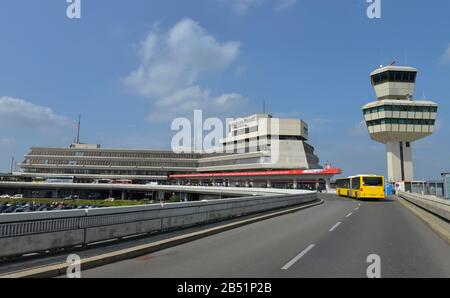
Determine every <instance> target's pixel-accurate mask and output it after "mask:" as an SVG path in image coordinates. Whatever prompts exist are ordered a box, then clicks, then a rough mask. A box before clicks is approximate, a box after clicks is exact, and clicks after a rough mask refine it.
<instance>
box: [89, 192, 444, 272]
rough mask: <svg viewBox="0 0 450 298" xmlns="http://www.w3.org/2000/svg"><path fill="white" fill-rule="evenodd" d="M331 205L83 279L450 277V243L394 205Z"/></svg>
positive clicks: (331, 199)
mask: <svg viewBox="0 0 450 298" xmlns="http://www.w3.org/2000/svg"><path fill="white" fill-rule="evenodd" d="M324 199H325V204H323V205H321V206H317V207H313V208H310V209H306V210H302V211H299V212H296V213H292V214H288V215H284V216H280V217H276V218H272V219H269V220H265V221H261V222H257V223H254V224H251V225H247V226H243V227H240V228H237V229H234V230H230V231H226V232H223V233H220V234H217V235H213V236H210V237H206V238H203V239H199V240H196V241H193V242H190V243H186V244H183V245H180V246H176V247H173V248H169V249H165V250H162V251H159V252H156V253H152V254H149V255H146V256H142V257H139V258H136V259H130V260H126V261H122V262H118V263H114V264H110V265H106V266H103V267H98V268H94V269H91V270H87V271H83V272H82V277H86V278H89V277H183V278H196V277H199V278H202V277H203V278H205V277H206V278H211V277H219V278H240V277H244V278H246V277H249V278H251V277H254V278H265V277H274V278H277V277H289V278H296V277H363V278H364V277H367V275H366V272H367V268H368V266H369V265H371V264H370V263H368V262H367V258H368V256H369V255H372V254H376V255H378V256H379V257H380V260H381V267H380V268H381V277H450V246H449V245H448V244H447V243H446V242H445V241H444V240H443V239H441V238H440V237H439V236H438V235H437V234H436V233H434V232H433V231H432V230H431V229H430V228H429V227H428V226H427V225H426V224H425V223H423V222H422V221H421V220H420V219H418V218H417V217H415V215H413V214H412V213H411V212H410V211H409V210H408V209H406V208H405V207H403V206H402V205H401V204H400V203H399V202H396V201H394V200H390V201H384V202H366V201H363V202H360V201H355V200H350V199H345V198H339V197H337V196H334V195H324Z"/></svg>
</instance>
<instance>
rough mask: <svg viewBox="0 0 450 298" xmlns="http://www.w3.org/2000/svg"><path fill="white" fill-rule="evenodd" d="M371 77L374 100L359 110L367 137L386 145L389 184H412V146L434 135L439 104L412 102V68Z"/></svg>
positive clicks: (381, 71) (378, 72)
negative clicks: (364, 122) (409, 182)
mask: <svg viewBox="0 0 450 298" xmlns="http://www.w3.org/2000/svg"><path fill="white" fill-rule="evenodd" d="M370 76H371V80H372V86H373V88H374V89H375V93H376V95H377V101H374V102H371V103H368V104H366V105H365V106H364V107H363V108H362V109H363V113H364V120H365V121H366V125H367V128H368V131H369V134H370V137H371V138H372V140H375V141H377V142H380V143H383V144H386V147H387V165H388V179H389V182H399V181H413V179H414V175H413V161H412V147H411V143H412V142H414V141H416V140H419V139H422V138H424V137H426V136H429V135H431V134H432V133H433V130H434V126H435V122H436V113H437V110H438V105H437V104H436V103H434V102H432V101H428V100H420V101H419V100H413V95H414V87H415V83H416V77H417V69H415V68H412V67H404V66H386V67H380V68H379V69H377V70H375V71H374V72H372V73H371V74H370Z"/></svg>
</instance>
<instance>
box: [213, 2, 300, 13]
mask: <svg viewBox="0 0 450 298" xmlns="http://www.w3.org/2000/svg"><path fill="white" fill-rule="evenodd" d="M219 1H221V2H228V3H231V5H232V6H233V9H234V11H235V13H237V14H240V15H244V14H246V13H247V12H248V11H249V10H250V9H252V8H256V7H259V6H261V5H262V4H264V3H272V4H274V5H275V9H277V10H284V9H287V8H290V7H292V6H295V5H296V4H297V0H219Z"/></svg>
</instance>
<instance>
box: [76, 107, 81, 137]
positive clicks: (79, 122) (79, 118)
mask: <svg viewBox="0 0 450 298" xmlns="http://www.w3.org/2000/svg"><path fill="white" fill-rule="evenodd" d="M80 129H81V114H80V115H78V129H77V141H76V143H77V144H80Z"/></svg>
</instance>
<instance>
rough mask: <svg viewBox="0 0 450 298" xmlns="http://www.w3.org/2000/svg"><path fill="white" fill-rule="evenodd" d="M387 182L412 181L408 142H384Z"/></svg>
mask: <svg viewBox="0 0 450 298" xmlns="http://www.w3.org/2000/svg"><path fill="white" fill-rule="evenodd" d="M386 151H387V169H388V180H389V182H396V181H413V180H414V169H413V162H412V148H411V143H410V142H389V143H387V144H386Z"/></svg>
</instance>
